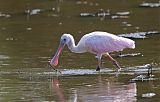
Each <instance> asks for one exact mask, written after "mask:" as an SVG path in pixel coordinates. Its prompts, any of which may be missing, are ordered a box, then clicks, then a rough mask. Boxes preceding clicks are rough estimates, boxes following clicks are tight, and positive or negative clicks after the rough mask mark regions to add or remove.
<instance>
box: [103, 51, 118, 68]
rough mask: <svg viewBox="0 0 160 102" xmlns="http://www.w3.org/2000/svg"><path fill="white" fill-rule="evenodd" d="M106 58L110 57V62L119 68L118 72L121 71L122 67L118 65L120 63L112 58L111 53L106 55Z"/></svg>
mask: <svg viewBox="0 0 160 102" xmlns="http://www.w3.org/2000/svg"><path fill="white" fill-rule="evenodd" d="M104 56H106V57H108V58H109V60H110V61H112V62H113V64H114V65H115V66H116V67H117V68H118V71H120V70H121V67H120V65H119V64H118V62H117V61H116V60H115V59H114V58H112V56H110V55H109V53H106V54H104Z"/></svg>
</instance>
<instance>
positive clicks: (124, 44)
mask: <svg viewBox="0 0 160 102" xmlns="http://www.w3.org/2000/svg"><path fill="white" fill-rule="evenodd" d="M129 42H131V41H130V39H129V40H127V39H126V38H124V39H123V38H122V37H118V36H116V35H113V34H97V35H96V34H95V35H90V36H87V37H86V40H85V45H86V47H87V50H88V51H90V52H95V53H106V52H113V51H122V50H123V49H124V48H128V43H129Z"/></svg>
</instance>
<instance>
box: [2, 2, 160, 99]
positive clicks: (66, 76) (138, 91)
mask: <svg viewBox="0 0 160 102" xmlns="http://www.w3.org/2000/svg"><path fill="white" fill-rule="evenodd" d="M142 2H143V0H120V1H115V0H100V1H99V0H14V1H13V0H0V15H1V16H0V102H135V101H137V102H158V101H160V99H159V97H160V81H159V80H154V81H153V80H151V81H143V82H142V81H138V82H131V79H133V78H135V77H136V76H138V75H140V74H146V73H147V71H138V72H137V70H138V69H135V70H133V71H131V72H130V71H124V73H123V72H120V73H119V75H116V74H115V71H114V69H115V67H114V66H113V65H112V63H111V62H109V61H108V60H106V59H103V67H104V69H103V70H102V73H97V72H95V69H96V64H97V60H96V59H95V55H92V54H90V53H84V54H74V53H71V52H70V51H69V50H68V48H67V47H65V49H64V50H63V52H62V54H61V56H60V62H59V66H58V68H59V70H61V72H62V74H59V73H58V74H56V73H55V72H54V70H53V69H51V68H50V67H49V60H50V59H51V57H53V55H54V54H55V52H56V49H57V47H58V44H59V39H60V36H61V35H62V34H63V33H70V34H72V35H73V36H74V38H75V41H76V43H77V42H78V41H79V39H80V38H81V37H82V36H83V35H84V34H86V33H89V32H92V31H106V32H110V33H113V34H121V33H131V32H138V31H139V32H141V31H160V8H141V7H139V6H138V5H139V4H140V3H142ZM146 2H158V0H157V1H155V0H146ZM36 9H40V12H39V13H37V14H35V15H29V14H28V13H26V11H29V10H30V11H31V10H36ZM100 9H103V10H105V11H107V10H108V9H109V10H110V12H111V13H113V14H115V13H116V12H123V11H128V12H130V15H129V18H121V19H111V18H110V17H81V16H80V13H86V12H89V13H95V12H97V11H98V10H100ZM124 22H127V23H128V24H131V26H124V24H123V23H124ZM134 40H135V42H136V49H134V50H129V49H126V50H124V51H123V52H122V53H124V54H125V53H141V54H142V55H141V56H135V57H124V58H117V57H116V56H117V55H118V54H119V53H112V54H111V55H112V56H113V57H114V58H116V60H117V61H118V62H119V63H120V65H121V66H122V67H123V69H128V70H130V68H133V69H134V68H135V66H143V65H145V64H153V69H154V71H153V74H154V75H155V78H160V76H159V68H160V54H159V51H160V46H159V45H160V41H159V40H160V35H151V36H148V38H147V39H134ZM110 70H111V72H110ZM105 71H106V72H105ZM147 93H154V94H155V95H154V96H152V97H142V96H143V95H144V94H147Z"/></svg>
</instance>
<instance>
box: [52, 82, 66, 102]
mask: <svg viewBox="0 0 160 102" xmlns="http://www.w3.org/2000/svg"><path fill="white" fill-rule="evenodd" d="M51 84H52V85H51V86H52V88H53V91H55V92H56V94H57V96H58V97H59V101H60V102H65V100H64V91H63V88H60V81H59V80H58V79H52V80H51Z"/></svg>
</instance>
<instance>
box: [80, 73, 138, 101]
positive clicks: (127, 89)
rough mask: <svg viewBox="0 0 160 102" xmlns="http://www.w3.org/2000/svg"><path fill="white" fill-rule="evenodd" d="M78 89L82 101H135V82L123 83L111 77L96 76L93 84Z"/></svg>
mask: <svg viewBox="0 0 160 102" xmlns="http://www.w3.org/2000/svg"><path fill="white" fill-rule="evenodd" d="M88 86H89V85H87V87H84V86H83V87H81V88H79V89H78V95H79V99H80V100H81V101H82V102H85V101H87V102H134V101H136V100H137V99H136V94H137V89H136V83H129V84H123V83H119V82H117V81H115V80H112V79H107V80H106V79H105V77H102V76H101V75H99V76H98V78H97V82H96V84H95V85H91V86H89V87H88Z"/></svg>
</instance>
